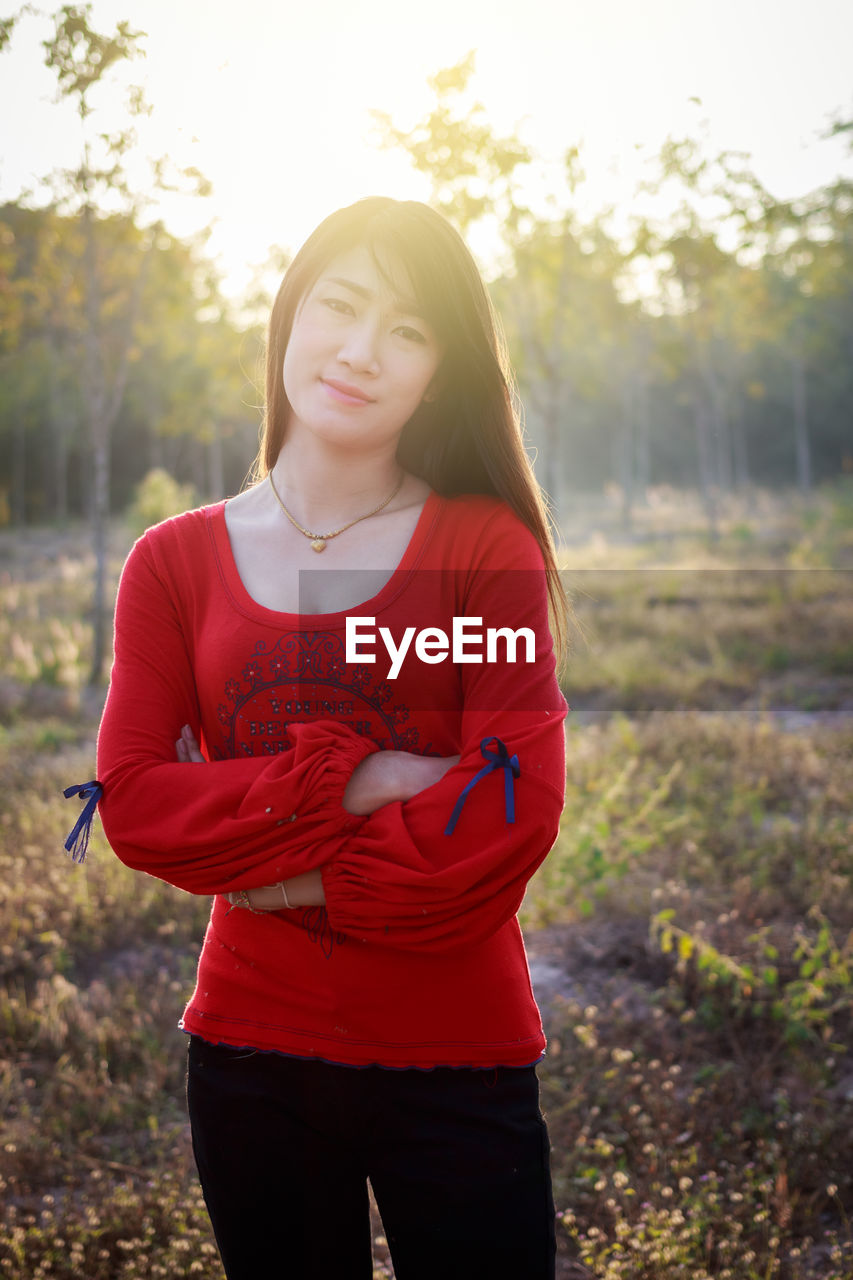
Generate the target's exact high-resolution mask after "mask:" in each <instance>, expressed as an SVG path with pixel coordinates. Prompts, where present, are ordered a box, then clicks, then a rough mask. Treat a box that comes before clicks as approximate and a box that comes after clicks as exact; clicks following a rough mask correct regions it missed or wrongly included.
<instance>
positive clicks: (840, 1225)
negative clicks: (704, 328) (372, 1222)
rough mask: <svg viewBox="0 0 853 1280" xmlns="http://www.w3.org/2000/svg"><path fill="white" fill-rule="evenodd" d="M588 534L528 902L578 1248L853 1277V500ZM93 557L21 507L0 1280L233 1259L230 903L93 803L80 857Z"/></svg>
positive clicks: (785, 1273)
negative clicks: (228, 1103)
mask: <svg viewBox="0 0 853 1280" xmlns="http://www.w3.org/2000/svg"><path fill="white" fill-rule="evenodd" d="M128 545H129V535H128V534H127V533H126V532H124V531H123V530H122V528H120V527H119V526H116V529H115V531H114V547H113V551H114V563H113V570H114V572H115V573H117V571H118V568H119V565H120V563H121V559H122V556H123V554H124V553H125V551H126V549H127V546H128ZM564 560H565V564H566V579H567V583H568V585H569V588H570V590H571V592H572V595H573V598H574V605H575V611H576V615H577V626H576V629H575V631H576V639H575V648H574V652H573V656H572V658H571V660H570V663H569V666H568V669H567V674H566V681H565V684H566V693H567V696H568V699H569V702H570V703H571V705H572V715H571V716H570V727H569V753H568V759H569V764H568V779H567V800H566V808H565V813H564V817H563V823H562V830H561V835H560V838H559V840H558V843H557V845H556V847H555V849H554V851H553V852H552V854H551V856H550V857H549V859H548V860H547V862H546V863H545V864H544V866H543V868H542V869H541V871H540V872H539V874H538V876H537V877H536V879H535V880H534V882H533V883H532V884H531V886H530V888H529V891H528V894H527V898H526V900H525V904H524V908H523V921H524V925H525V932H526V936H527V938H528V943H529V949H530V954H531V960H532V968H533V972H534V981H535V985H536V988H537V993H538V994H539V996H540V1000H541V1003H542V1006H543V1011H544V1012H545V1016H546V1024H547V1029H548V1032H549V1041H550V1043H549V1052H548V1056H547V1058H546V1060H545V1062H544V1064H543V1067H542V1069H541V1073H540V1074H541V1079H542V1093H543V1107H544V1110H545V1112H546V1115H547V1118H548V1121H549V1126H550V1131H551V1138H552V1144H553V1168H554V1177H555V1196H556V1201H557V1205H558V1209H559V1212H560V1233H561V1240H560V1268H561V1270H560V1272H559V1274H560V1275H561V1276H563V1277H576V1278H580V1277H600V1278H602V1280H629V1278H630V1280H635V1278H636V1280H674V1278H675V1277H691V1278H698V1280H703V1278H704V1277H720V1278H721V1280H723V1278H727V1277H732V1278H733V1280H767V1278H769V1277H783V1278H788V1280H812V1278H817V1277H822V1278H826V1280H853V1221H851V1218H853V1046H851V1021H853V1020H851V970H853V895H851V876H853V495H851V492H850V490H849V489H844V488H840V487H839V488H835V489H832V490H827V491H825V492H823V493H821V494H819V495H817V496H816V497H815V498H814V499H813V500H811V501H810V502H808V503H803V502H799V501H795V500H793V499H790V498H789V497H787V496H786V497H783V498H776V499H774V498H772V497H771V496H770V495H766V494H761V495H756V496H755V497H754V498H753V500H752V502H751V503H750V505H749V506H748V507H747V508H745V509H744V510H741V511H731V512H729V513H724V515H723V518H721V521H720V528H719V535H718V537H716V538H715V539H714V540H713V541H709V539H708V538H707V536H706V534H705V533H704V532H703V529H702V526H701V521H699V520H698V519H697V517H696V514H695V511H694V509H693V508H692V507H691V506H690V505H689V504H688V503H686V502H684V501H683V500H682V499H681V497H680V495H675V494H669V495H667V494H662V495H661V494H658V495H656V496H655V501H654V502H653V503H652V504H651V505H650V507H649V508H647V509H644V510H643V511H641V512H639V513H638V518H637V522H636V525H635V528H634V530H633V532H632V534H631V536H630V537H626V536H624V535H623V534H621V533H620V531H619V530H618V528H617V527H616V525H615V519H614V517H613V516H612V515H611V514H610V513H609V511H608V510H607V509H606V508H592V507H590V506H585V505H581V504H580V503H578V506H577V509H576V510H574V511H573V512H572V518H571V520H569V521H568V522H567V546H566V548H565V551H564ZM90 578H91V563H90V560H89V556H88V552H87V549H86V538H85V533H84V531H82V530H76V531H71V532H66V533H64V534H60V533H58V532H56V531H51V530H33V531H30V532H28V533H26V534H23V535H12V534H11V533H10V532H8V531H6V532H2V533H0V606H2V607H0V632H2V651H3V653H4V655H5V660H4V669H3V672H2V676H0V767H2V776H3V795H4V803H3V807H2V808H3V812H2V839H0V867H2V876H0V968H2V978H3V982H2V989H0V1100H2V1110H3V1116H4V1121H3V1130H2V1139H0V1206H2V1207H0V1276H5V1277H14V1278H15V1280H37V1278H41V1277H61V1278H62V1280H113V1278H117V1277H121V1278H122V1280H125V1278H126V1280H129V1278H130V1277H140V1278H142V1277H145V1278H148V1277H164V1278H168V1280H175V1278H179V1277H185V1276H186V1277H190V1276H193V1277H195V1276H198V1277H206V1278H208V1280H214V1278H216V1280H221V1276H222V1271H221V1267H220V1264H219V1261H218V1257H217V1254H216V1251H215V1247H214V1245H213V1242H212V1238H211V1235H210V1231H209V1227H208V1224H207V1219H206V1215H205V1213H204V1208H203V1205H202V1203H201V1199H200V1194H199V1192H198V1190H197V1189H196V1184H195V1176H194V1168H193V1166H192V1157H191V1152H190V1148H189V1137H188V1130H187V1125H186V1119H185V1114H184V1106H183V1077H184V1052H185V1049H184V1039H183V1037H182V1036H181V1034H180V1033H179V1032H178V1031H177V1030H176V1021H177V1017H178V1015H179V1013H180V1010H181V1008H182V1004H183V1000H184V998H185V996H186V995H187V993H188V991H189V989H190V986H191V983H192V979H193V973H194V966H195V959H196V954H197V950H198V946H199V943H200V940H201V937H202V934H203V931H204V925H205V921H206V917H207V912H208V907H209V904H208V901H207V900H204V899H194V898H192V897H191V896H189V895H186V894H183V893H180V892H179V891H177V890H175V889H173V888H171V887H169V886H168V885H165V884H162V883H160V882H159V881H155V880H153V879H146V878H144V877H141V876H138V875H134V874H133V873H131V872H130V871H128V870H127V869H126V868H124V867H123V866H122V865H121V864H120V863H119V862H118V861H117V859H115V858H114V857H113V856H112V855H111V853H110V852H109V850H108V849H107V847H106V845H105V843H104V841H103V837H102V836H101V834H100V832H99V830H98V828H97V826H96V829H95V835H94V837H93V842H92V845H91V846H90V850H89V855H88V859H87V862H86V864H85V866H84V867H76V866H73V865H71V864H70V862H69V861H68V860H67V858H66V857H65V855H64V854H63V852H62V841H63V839H64V836H65V834H66V832H67V830H68V828H69V827H70V825H71V823H72V822H73V820H74V817H75V816H76V812H77V807H76V802H66V801H65V800H63V798H62V794H61V791H62V787H63V786H65V785H68V783H70V782H76V781H84V780H85V779H87V778H89V777H91V776H92V775H93V760H94V735H95V729H96V725H97V718H98V713H99V708H100V702H101V700H102V697H103V693H102V692H101V693H100V694H97V693H92V692H91V691H88V690H87V689H86V688H85V683H84V682H85V674H86V670H87V665H88V656H89V645H90V642H91V636H90V631H91V628H90V625H89V621H88V619H87V615H86V609H87V607H88V601H89V582H90ZM380 1232H381V1225H380V1224H379V1223H377V1224H376V1235H377V1244H376V1249H375V1256H376V1271H375V1275H376V1277H381V1276H386V1277H387V1276H390V1275H391V1271H390V1267H389V1265H388V1263H387V1256H386V1250H385V1248H384V1242H383V1241H382V1237H381V1235H380ZM437 1280H439V1278H438V1277H437ZM472 1280H473V1278H472ZM477 1280H479V1278H477ZM519 1280H524V1278H523V1277H521V1276H520V1277H519Z"/></svg>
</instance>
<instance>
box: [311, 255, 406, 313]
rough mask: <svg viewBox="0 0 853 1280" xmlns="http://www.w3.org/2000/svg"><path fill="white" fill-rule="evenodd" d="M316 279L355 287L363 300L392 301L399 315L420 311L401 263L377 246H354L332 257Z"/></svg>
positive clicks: (397, 257)
mask: <svg viewBox="0 0 853 1280" xmlns="http://www.w3.org/2000/svg"><path fill="white" fill-rule="evenodd" d="M319 279H320V281H322V280H331V281H334V282H335V283H337V284H346V285H347V286H355V292H356V293H358V294H361V295H362V296H364V297H366V298H370V299H372V298H380V299H382V300H385V301H387V300H388V299H393V300H394V302H395V304H396V305H397V307H398V309H399V310H402V311H406V312H415V313H418V314H420V313H421V312H422V310H423V307H422V304H421V303H420V301H419V299H418V297H417V293H416V291H415V288H414V285H413V283H412V279H411V276H410V275H409V272H408V271H407V269H406V267H405V265H404V263H403V261H402V259H401V258H400V257H399V255H398V254H396V253H395V252H394V251H393V250H389V249H386V248H384V247H383V246H381V245H375V246H370V247H368V246H367V245H356V246H355V247H354V248H352V249H347V250H346V251H345V252H343V253H339V254H336V256H335V257H334V258H332V259H330V261H329V262H328V263H327V264H326V266H325V267H324V269H323V270H322V271H321V272H320V277H319Z"/></svg>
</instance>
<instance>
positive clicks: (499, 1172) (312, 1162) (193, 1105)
mask: <svg viewBox="0 0 853 1280" xmlns="http://www.w3.org/2000/svg"><path fill="white" fill-rule="evenodd" d="M187 1097H188V1103H189V1113H190V1122H191V1125H192V1135H193V1150H194V1152H195V1158H196V1163H197V1165H198V1171H199V1176H200V1178H201V1185H202V1189H203V1191H204V1198H205V1201H206V1203H207V1208H208V1211H209V1213H210V1218H211V1222H212V1223H213V1230H214V1233H215V1235H216V1240H217V1243H218V1245H219V1250H220V1253H221V1254H222V1260H223V1263H224V1266H225V1271H226V1274H227V1277H228V1280H362V1278H363V1280H370V1278H371V1276H372V1263H371V1240H370V1219H369V1213H368V1194H367V1179H368V1178H370V1183H371V1186H372V1188H373V1194H374V1196H375V1198H376V1203H377V1205H378V1207H379V1212H380V1214H381V1216H382V1225H383V1228H384V1231H385V1236H386V1238H387V1240H388V1245H389V1248H390V1250H391V1256H392V1259H393V1262H394V1271H395V1274H396V1277H397V1280H454V1278H456V1277H458V1280H462V1278H463V1277H464V1280H472V1277H479V1276H483V1277H488V1278H489V1280H551V1278H552V1277H553V1275H554V1255H555V1248H556V1246H555V1229H554V1202H553V1199H552V1195H551V1176H550V1169H549V1146H548V1135H547V1131H546V1129H545V1122H544V1120H543V1119H542V1116H541V1114H540V1112H539V1102H538V1098H539V1085H538V1081H537V1079H536V1073H535V1070H534V1068H533V1067H520V1068H519V1067H498V1068H496V1069H494V1070H489V1071H475V1070H469V1069H457V1068H450V1067H439V1068H436V1069H435V1070H433V1071H415V1070H409V1071H391V1070H385V1069H384V1068H381V1067H365V1068H353V1067H344V1066H335V1065H333V1064H330V1063H325V1062H316V1061H306V1060H304V1059H301V1058H288V1057H285V1056H284V1055H282V1054H276V1053H262V1052H259V1051H256V1050H253V1049H233V1048H230V1047H228V1046H224V1045H212V1044H208V1043H207V1042H206V1041H204V1040H201V1039H200V1038H199V1037H197V1036H192V1037H191V1038H190V1046H189V1070H188V1076H187Z"/></svg>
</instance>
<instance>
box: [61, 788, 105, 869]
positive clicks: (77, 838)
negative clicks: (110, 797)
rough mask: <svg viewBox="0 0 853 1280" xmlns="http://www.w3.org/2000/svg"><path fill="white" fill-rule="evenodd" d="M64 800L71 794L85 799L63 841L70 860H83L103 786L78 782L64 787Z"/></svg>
mask: <svg viewBox="0 0 853 1280" xmlns="http://www.w3.org/2000/svg"><path fill="white" fill-rule="evenodd" d="M62 794H63V795H64V796H65V799H66V800H70V798H71V797H72V796H79V797H80V799H81V800H85V801H86V804H85V805H84V807H83V812H82V813H81V814H80V817H79V818H78V819H77V821H76V822H75V823H74V826H73V827H72V828H71V831H70V832H69V833H68V839H67V840H66V841H65V848H66V850H67V851H68V853H70V854H71V861H72V862H83V861H85V858H86V850H87V849H88V847H89V836H90V835H91V834H92V822H93V820H94V817H95V810H96V809H97V807H98V801H99V800H100V798H101V796H102V795H103V794H104V788H103V787H102V786H101V784H100V782H97V781H94V780H93V781H92V782H79V783H77V784H76V785H75V786H73V787H66V788H65V790H64V791H63V793H62Z"/></svg>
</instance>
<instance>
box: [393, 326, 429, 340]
mask: <svg viewBox="0 0 853 1280" xmlns="http://www.w3.org/2000/svg"><path fill="white" fill-rule="evenodd" d="M397 333H399V334H400V336H401V337H403V338H406V340H407V341H408V342H426V338H425V337H424V335H423V334H422V333H420V332H419V331H418V330H417V329H413V328H412V327H411V326H410V325H407V324H401V325H400V327H399V329H397Z"/></svg>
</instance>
